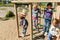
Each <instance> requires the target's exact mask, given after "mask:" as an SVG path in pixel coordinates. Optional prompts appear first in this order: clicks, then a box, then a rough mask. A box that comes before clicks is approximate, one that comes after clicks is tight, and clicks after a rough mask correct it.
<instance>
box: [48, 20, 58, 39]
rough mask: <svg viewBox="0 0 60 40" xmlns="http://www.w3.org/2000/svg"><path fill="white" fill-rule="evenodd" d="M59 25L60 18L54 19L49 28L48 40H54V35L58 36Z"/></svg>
mask: <svg viewBox="0 0 60 40" xmlns="http://www.w3.org/2000/svg"><path fill="white" fill-rule="evenodd" d="M58 26H59V20H58V19H54V20H53V21H52V25H51V27H50V30H49V34H48V40H53V38H52V37H56V36H57V35H58V32H59V29H58Z"/></svg>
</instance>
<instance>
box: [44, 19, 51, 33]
mask: <svg viewBox="0 0 60 40" xmlns="http://www.w3.org/2000/svg"><path fill="white" fill-rule="evenodd" d="M50 25H51V20H47V19H45V25H44V29H43V31H44V33H45V32H47V33H48V32H49V28H50Z"/></svg>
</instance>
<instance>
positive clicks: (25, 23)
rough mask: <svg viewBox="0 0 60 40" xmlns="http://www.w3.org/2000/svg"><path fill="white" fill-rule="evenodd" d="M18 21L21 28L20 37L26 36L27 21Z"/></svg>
mask: <svg viewBox="0 0 60 40" xmlns="http://www.w3.org/2000/svg"><path fill="white" fill-rule="evenodd" d="M20 19H21V21H20V26H23V32H22V36H23V37H25V36H26V31H27V27H28V21H27V19H25V17H21V18H20Z"/></svg>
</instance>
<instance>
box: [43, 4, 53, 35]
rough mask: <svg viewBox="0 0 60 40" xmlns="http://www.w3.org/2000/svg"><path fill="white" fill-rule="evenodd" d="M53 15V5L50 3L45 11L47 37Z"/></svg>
mask: <svg viewBox="0 0 60 40" xmlns="http://www.w3.org/2000/svg"><path fill="white" fill-rule="evenodd" d="M52 15H53V9H52V3H48V4H47V8H46V10H45V11H44V17H45V27H44V28H43V34H44V35H47V34H48V32H49V28H50V25H51V19H52Z"/></svg>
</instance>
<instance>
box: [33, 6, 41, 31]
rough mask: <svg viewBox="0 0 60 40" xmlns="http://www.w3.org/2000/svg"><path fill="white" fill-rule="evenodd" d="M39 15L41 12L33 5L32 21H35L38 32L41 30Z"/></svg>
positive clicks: (34, 24)
mask: <svg viewBox="0 0 60 40" xmlns="http://www.w3.org/2000/svg"><path fill="white" fill-rule="evenodd" d="M38 13H41V12H40V10H39V9H38V8H37V5H33V10H32V20H33V26H34V27H35V28H36V30H37V31H39V29H38Z"/></svg>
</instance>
